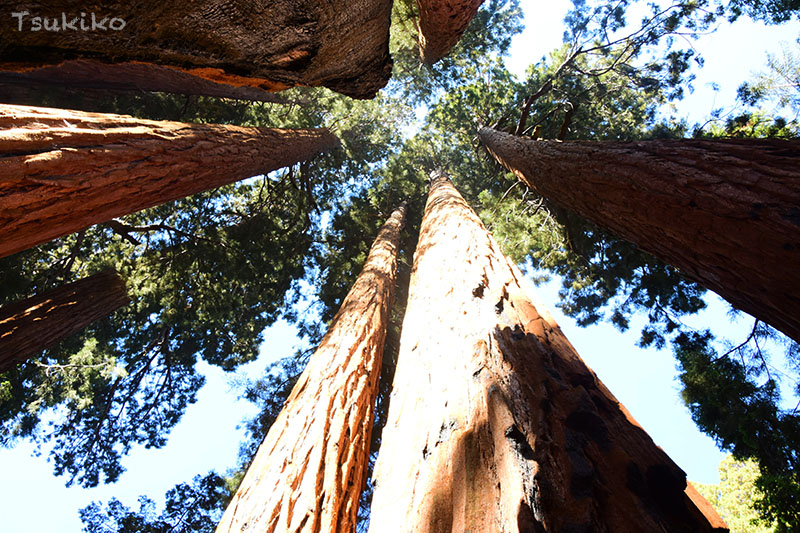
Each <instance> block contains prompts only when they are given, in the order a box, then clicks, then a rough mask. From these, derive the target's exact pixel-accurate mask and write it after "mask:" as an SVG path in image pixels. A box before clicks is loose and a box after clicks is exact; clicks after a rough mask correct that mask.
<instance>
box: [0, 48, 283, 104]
mask: <svg viewBox="0 0 800 533" xmlns="http://www.w3.org/2000/svg"><path fill="white" fill-rule="evenodd" d="M32 86H33V87H40V88H44V89H50V90H52V87H53V86H56V87H58V88H72V89H81V90H85V89H96V90H108V91H161V92H167V93H178V94H186V95H197V96H213V97H217V98H233V99H237V100H253V101H257V102H282V101H284V99H283V98H282V97H281V96H278V95H276V94H275V93H274V92H269V91H266V90H264V89H262V88H260V87H254V86H249V85H242V86H235V85H230V84H228V83H223V82H220V81H215V80H213V79H207V78H201V77H199V76H194V75H192V74H189V73H188V72H185V71H183V70H180V69H177V68H173V67H168V66H161V65H153V64H149V63H119V64H112V63H99V62H97V61H93V60H89V59H75V60H71V61H64V62H63V63H61V64H58V65H51V66H46V67H41V68H36V69H33V70H29V71H24V72H0V101H3V102H9V103H20V102H14V100H11V99H9V97H11V98H14V97H15V96H16V95H17V94H18V93H19V89H20V88H23V89H27V88H29V87H32Z"/></svg>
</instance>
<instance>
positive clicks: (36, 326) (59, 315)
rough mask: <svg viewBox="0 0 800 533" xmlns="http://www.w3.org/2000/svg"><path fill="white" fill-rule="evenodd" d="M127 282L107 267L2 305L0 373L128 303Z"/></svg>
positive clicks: (0, 311) (0, 312)
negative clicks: (15, 301) (85, 276)
mask: <svg viewBox="0 0 800 533" xmlns="http://www.w3.org/2000/svg"><path fill="white" fill-rule="evenodd" d="M128 301H129V300H128V295H127V293H126V291H125V282H124V281H122V279H121V278H120V277H119V275H117V273H116V271H114V270H105V271H103V272H100V273H99V274H94V275H92V276H89V277H87V278H83V279H80V280H78V281H75V282H72V283H68V284H66V285H63V286H61V287H58V288H56V289H52V290H49V291H47V292H44V293H42V294H37V295H36V296H32V297H30V298H27V299H25V300H22V301H20V302H17V303H15V304H10V305H6V306H3V307H1V308H0V373H1V372H6V371H8V370H11V369H12V368H14V365H16V364H17V363H21V362H24V361H25V360H27V359H28V358H29V357H31V356H34V355H36V354H38V353H39V352H41V351H42V350H44V349H45V348H49V347H50V346H52V345H54V344H55V343H57V342H58V341H60V340H61V339H63V338H64V337H67V336H69V335H72V334H73V333H77V332H78V331H80V330H82V329H83V328H85V327H86V326H88V325H89V324H91V323H92V322H94V321H95V320H97V319H99V318H102V317H105V316H108V315H110V314H111V313H113V312H114V311H116V310H117V309H119V308H120V307H122V306H123V305H126V304H127V303H128Z"/></svg>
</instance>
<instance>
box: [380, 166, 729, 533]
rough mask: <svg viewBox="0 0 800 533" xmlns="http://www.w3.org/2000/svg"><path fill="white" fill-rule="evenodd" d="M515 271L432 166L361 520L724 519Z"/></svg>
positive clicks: (553, 525)
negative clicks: (704, 504)
mask: <svg viewBox="0 0 800 533" xmlns="http://www.w3.org/2000/svg"><path fill="white" fill-rule="evenodd" d="M521 282H522V275H521V273H520V272H519V270H518V269H517V268H516V267H515V266H514V265H513V263H511V262H510V261H509V260H508V259H507V258H506V257H505V256H504V255H503V254H502V252H501V251H500V249H499V247H498V245H497V243H496V242H495V241H494V239H493V238H492V237H491V235H490V234H489V233H488V232H487V231H486V229H485V228H484V227H483V225H482V224H481V222H480V220H479V219H478V217H477V216H476V215H475V213H474V212H473V211H472V210H471V209H470V208H469V206H468V205H467V204H466V202H464V200H463V199H462V198H461V196H460V195H459V194H458V192H457V191H456V189H455V188H454V187H453V186H452V184H451V183H450V182H449V180H447V179H446V178H437V179H436V180H435V181H434V183H433V185H432V187H431V192H430V195H429V197H428V204H427V206H426V209H425V216H424V218H423V221H422V227H421V230H420V238H419V243H418V245H417V251H416V253H415V255H414V268H413V271H412V277H411V287H410V294H409V301H408V307H407V310H406V315H405V319H404V322H403V331H402V336H401V339H400V353H399V356H398V363H397V370H396V374H395V380H394V389H393V392H392V398H391V401H390V407H389V415H388V420H387V424H386V427H385V428H384V430H383V439H382V446H381V450H380V453H379V457H378V464H377V465H376V467H375V476H374V477H375V482H376V485H377V489H376V491H375V494H374V496H373V503H372V510H371V517H370V531H372V532H382V533H383V532H407V531H414V532H415V533H434V532H435V533H445V532H446V533H451V532H454V531H503V532H517V531H519V532H531V531H587V532H588V531H592V532H617V531H714V530H715V528H724V524H723V523H722V521H721V520H720V519H719V517H718V516H716V514H715V513H713V511H709V515H708V516H705V515H704V514H703V512H702V511H701V510H700V509H699V508H698V506H697V505H696V504H695V503H694V500H693V497H695V496H696V495H695V494H694V493H693V492H692V490H691V488H690V486H689V485H688V484H687V481H686V477H685V474H684V472H683V471H681V469H680V468H678V467H677V466H676V465H675V464H674V463H673V462H672V461H671V460H670V459H669V457H667V455H666V454H665V453H664V452H663V451H662V450H661V449H659V448H658V447H657V446H656V445H655V444H654V443H653V441H652V440H651V439H650V437H649V436H648V435H647V434H646V433H645V432H644V430H643V429H642V428H641V427H640V426H639V425H638V424H637V423H636V422H635V421H634V420H633V419H632V417H631V416H630V414H629V413H628V412H627V411H626V410H625V408H624V407H623V406H622V405H620V403H619V402H618V401H617V400H616V399H615V398H614V396H613V395H612V394H611V393H610V392H609V391H608V390H607V389H606V388H605V386H603V384H602V383H601V382H600V381H599V380H598V379H597V377H596V376H595V374H594V373H593V372H592V371H591V370H590V369H589V368H588V367H587V366H586V365H585V364H584V363H583V361H582V360H581V359H580V357H579V356H578V355H577V353H576V352H575V350H574V348H573V347H572V346H571V345H570V344H569V342H568V341H567V339H566V338H565V337H564V335H563V334H562V333H561V330H560V329H559V327H558V325H557V324H556V323H555V322H554V321H553V319H552V317H550V316H549V314H547V313H546V312H545V313H544V314H540V312H539V311H537V309H536V307H534V305H533V304H532V302H531V300H530V298H529V294H530V293H529V292H528V290H527V289H526V288H524V287H523V286H522V285H521ZM687 491H688V492H689V493H691V494H687Z"/></svg>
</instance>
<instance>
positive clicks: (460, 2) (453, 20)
mask: <svg viewBox="0 0 800 533" xmlns="http://www.w3.org/2000/svg"><path fill="white" fill-rule="evenodd" d="M482 3H483V0H417V7H418V8H419V22H418V26H419V50H420V55H421V56H422V61H423V62H424V63H426V64H428V65H433V64H434V63H436V62H437V61H439V60H440V59H441V58H443V57H444V56H446V55H447V53H448V52H450V50H451V49H452V48H453V47H454V46H455V45H456V43H457V42H458V40H459V39H460V38H461V35H462V34H463V33H464V30H466V29H467V26H469V23H470V21H471V20H472V17H474V16H475V13H477V12H478V8H479V7H480V6H481V4H482Z"/></svg>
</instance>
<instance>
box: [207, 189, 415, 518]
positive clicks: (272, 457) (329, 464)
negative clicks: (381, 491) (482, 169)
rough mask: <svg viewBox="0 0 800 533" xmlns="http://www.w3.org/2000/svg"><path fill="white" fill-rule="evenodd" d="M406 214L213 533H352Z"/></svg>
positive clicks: (378, 248)
mask: <svg viewBox="0 0 800 533" xmlns="http://www.w3.org/2000/svg"><path fill="white" fill-rule="evenodd" d="M405 212H406V207H405V204H403V205H402V206H400V207H399V208H398V209H397V210H395V212H394V213H393V214H392V216H391V217H390V218H389V220H388V221H387V222H386V224H384V226H383V228H382V229H381V230H380V232H379V233H378V237H377V238H376V239H375V243H374V244H373V245H372V248H371V250H370V252H369V255H368V257H367V260H366V263H365V264H364V268H363V269H362V271H361V273H360V274H359V276H358V278H357V279H356V281H355V283H354V284H353V287H352V288H351V289H350V292H349V293H348V294H347V296H346V297H345V299H344V301H343V302H342V306H341V307H340V309H339V312H338V313H337V314H336V316H335V317H334V319H333V322H332V323H331V326H330V328H329V329H328V333H327V334H326V335H325V337H324V338H323V339H322V341H321V342H320V345H319V347H318V348H317V350H316V352H315V353H314V355H312V356H311V360H310V361H309V364H308V366H307V367H306V369H305V371H304V372H303V374H302V375H301V376H300V378H299V380H298V381H297V383H296V384H295V386H294V388H293V389H292V393H291V395H290V396H289V398H288V400H287V401H286V405H285V406H284V408H283V410H282V411H281V413H280V415H279V416H278V418H277V420H276V421H275V423H274V424H273V425H272V427H271V428H270V430H269V433H268V434H267V436H266V438H265V439H264V442H262V443H261V446H260V447H259V449H258V452H257V453H256V456H255V458H254V459H253V462H252V464H251V465H250V467H249V468H248V470H247V473H246V474H245V477H244V479H243V480H242V483H241V485H240V487H239V490H238V491H237V492H236V495H235V496H234V497H233V500H232V501H231V503H230V505H229V506H228V509H227V511H226V512H225V515H224V516H223V518H222V521H221V522H220V524H219V526H218V527H217V532H218V533H223V532H230V531H260V532H261V531H268V532H277V531H294V532H300V531H303V532H309V533H311V532H314V533H317V532H325V533H327V532H342V533H349V532H351V531H354V528H355V523H356V516H357V512H358V502H359V497H360V495H361V490H362V489H363V487H364V483H365V481H366V470H367V458H368V455H369V447H370V433H371V431H372V418H373V412H374V409H375V399H376V397H377V394H378V377H379V376H380V373H381V360H382V355H383V344H384V340H385V337H386V327H387V325H388V321H389V312H390V310H391V306H392V299H393V295H394V288H395V277H396V274H397V252H398V249H399V245H400V231H401V229H402V226H403V224H404V221H405Z"/></svg>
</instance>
